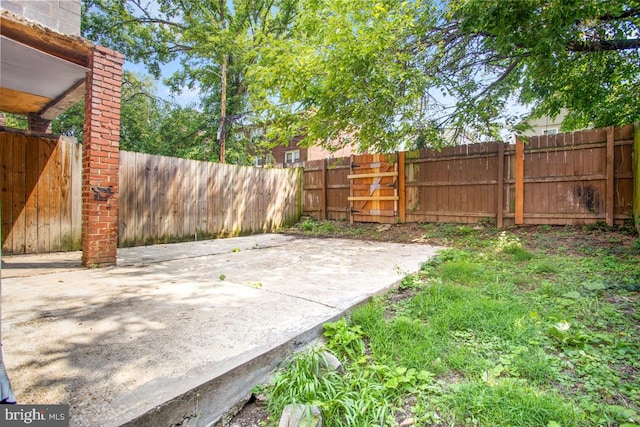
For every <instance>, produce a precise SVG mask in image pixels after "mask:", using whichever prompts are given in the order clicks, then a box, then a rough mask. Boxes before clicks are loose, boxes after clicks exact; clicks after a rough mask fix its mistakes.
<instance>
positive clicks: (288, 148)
mask: <svg viewBox="0 0 640 427" xmlns="http://www.w3.org/2000/svg"><path fill="white" fill-rule="evenodd" d="M302 138H303V136H296V137H294V138H291V140H290V141H289V145H282V146H278V147H274V148H272V149H271V150H270V151H269V152H268V153H267V154H266V155H258V156H254V159H255V160H256V161H255V163H256V164H257V165H258V166H262V165H265V164H272V165H274V166H275V167H285V168H287V167H298V166H302V163H303V162H306V161H309V160H321V159H326V158H330V157H346V156H350V155H351V154H356V153H357V151H356V150H355V148H353V147H352V146H347V147H345V148H341V149H339V150H336V151H334V152H331V151H329V150H327V149H326V148H323V147H318V146H315V145H314V146H311V147H301V146H300V145H299V142H300V141H301V140H302Z"/></svg>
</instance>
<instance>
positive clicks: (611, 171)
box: [605, 126, 615, 227]
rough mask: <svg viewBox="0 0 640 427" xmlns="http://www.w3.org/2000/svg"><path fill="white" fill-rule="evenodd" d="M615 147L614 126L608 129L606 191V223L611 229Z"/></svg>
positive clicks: (613, 199) (613, 200)
mask: <svg viewBox="0 0 640 427" xmlns="http://www.w3.org/2000/svg"><path fill="white" fill-rule="evenodd" d="M613 156H614V145H613V126H609V127H608V128H607V157H606V161H607V166H606V171H607V172H606V173H607V191H606V197H607V199H606V215H605V216H606V221H607V225H608V226H609V227H613V224H614V217H613V213H614V210H613V208H614V202H615V198H614V196H615V175H614V162H613Z"/></svg>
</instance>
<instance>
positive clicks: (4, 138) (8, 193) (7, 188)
mask: <svg viewBox="0 0 640 427" xmlns="http://www.w3.org/2000/svg"><path fill="white" fill-rule="evenodd" d="M12 138H13V135H11V134H9V133H5V132H2V133H0V195H1V196H2V200H1V203H0V205H2V206H1V209H2V212H0V217H2V229H1V230H0V234H2V241H1V242H0V243H1V244H2V252H4V253H5V254H7V253H12V252H13V240H12V239H11V238H10V236H9V234H10V232H11V226H12V225H13V216H12V215H13V209H12V208H11V206H12V205H13V199H12V195H13V191H12V190H11V189H12V185H11V178H12V174H11V165H12V164H13V155H12V153H11V151H12V148H13V145H12V143H11V139H12Z"/></svg>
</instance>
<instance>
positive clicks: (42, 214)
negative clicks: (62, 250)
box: [38, 140, 53, 252]
mask: <svg viewBox="0 0 640 427" xmlns="http://www.w3.org/2000/svg"><path fill="white" fill-rule="evenodd" d="M52 151H53V147H52V145H51V143H49V141H47V140H41V142H40V149H39V150H38V169H39V170H40V179H38V252H49V251H50V250H51V241H50V224H49V222H50V212H51V211H50V204H49V194H50V188H51V186H50V178H49V175H50V171H49V169H50V167H49V158H50V157H51V153H52Z"/></svg>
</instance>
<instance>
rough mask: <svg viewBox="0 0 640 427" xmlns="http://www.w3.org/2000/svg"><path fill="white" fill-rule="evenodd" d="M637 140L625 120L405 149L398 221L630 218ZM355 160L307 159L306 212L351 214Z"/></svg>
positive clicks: (521, 221) (611, 221)
mask: <svg viewBox="0 0 640 427" xmlns="http://www.w3.org/2000/svg"><path fill="white" fill-rule="evenodd" d="M633 143H634V136H633V126H631V125H627V126H620V127H610V128H606V129H593V130H588V131H581V132H574V133H566V134H558V135H546V136H536V137H531V138H529V140H527V141H524V142H521V143H519V144H515V145H513V144H512V145H508V144H504V143H500V142H489V143H482V144H472V145H463V146H456V147H445V148H443V149H442V150H440V151H438V150H419V151H418V150H416V151H411V152H406V153H404V155H399V156H397V158H398V159H399V161H400V162H401V163H402V164H400V167H399V169H400V173H401V175H402V171H404V176H400V177H399V178H404V179H399V180H398V182H397V184H396V185H398V187H399V188H398V191H399V194H400V198H399V199H400V201H401V203H402V201H404V205H401V206H400V211H399V212H398V214H397V220H398V221H406V222H450V223H474V222H478V221H483V220H492V221H495V222H496V223H497V225H498V226H502V225H503V224H505V223H506V224H551V225H554V224H555V225H564V224H590V223H595V222H599V221H605V222H607V223H608V224H610V225H613V224H614V223H615V224H622V223H624V222H625V221H627V220H630V219H631V218H632V201H633V180H634V178H633V176H634V175H633V173H634V169H633V162H632V160H633V154H632V153H633ZM353 161H354V162H355V163H359V157H358V156H355V157H354V159H353ZM350 163H351V159H349V158H343V159H327V160H325V161H322V160H320V161H314V162H306V163H305V170H304V190H303V192H304V194H303V200H304V205H303V206H304V209H303V214H304V215H309V216H312V217H314V218H327V219H345V218H349V216H348V215H349V211H350V205H349V201H348V197H349V181H348V179H347V176H348V174H349V173H350V169H349V165H350ZM402 207H404V210H402ZM402 215H404V217H402Z"/></svg>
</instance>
